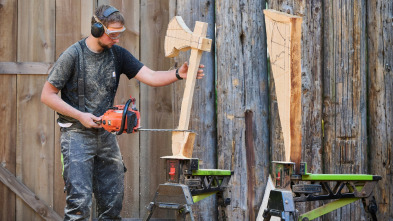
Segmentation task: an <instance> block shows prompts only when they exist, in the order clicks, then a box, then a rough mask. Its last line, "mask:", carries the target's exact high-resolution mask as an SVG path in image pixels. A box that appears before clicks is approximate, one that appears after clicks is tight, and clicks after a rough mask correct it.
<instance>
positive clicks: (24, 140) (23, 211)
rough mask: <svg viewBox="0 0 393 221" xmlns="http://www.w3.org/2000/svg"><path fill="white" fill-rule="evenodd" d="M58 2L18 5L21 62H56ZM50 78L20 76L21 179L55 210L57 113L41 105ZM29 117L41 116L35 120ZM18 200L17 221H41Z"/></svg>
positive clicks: (28, 2)
mask: <svg viewBox="0 0 393 221" xmlns="http://www.w3.org/2000/svg"><path fill="white" fill-rule="evenodd" d="M54 44H55V1H50V0H46V1H25V0H19V1H18V48H17V53H18V54H17V61H18V62H23V61H37V62H53V61H54V55H55V48H54ZM45 80H46V76H34V75H18V76H17V110H18V112H17V123H18V128H17V134H18V138H17V148H16V151H17V152H16V153H17V161H16V163H17V164H16V173H17V174H16V175H17V177H18V178H19V179H20V180H21V181H22V182H23V183H24V184H25V185H26V186H27V187H29V188H30V190H32V191H33V192H34V193H35V194H36V195H37V196H38V197H40V198H41V199H42V200H44V201H45V202H46V203H47V204H49V205H52V206H53V188H54V187H53V167H54V165H53V164H54V148H53V143H54V136H53V131H54V113H53V111H52V110H50V109H49V108H48V107H45V106H44V105H42V104H41V102H40V94H41V88H42V86H43V82H45ZM28 113H36V114H39V117H31V116H30V114H28ZM40 219H41V218H40V217H39V216H38V215H36V214H35V213H34V212H33V210H32V209H31V208H29V207H28V206H27V205H26V204H24V203H23V202H22V201H21V200H20V199H18V200H17V220H40Z"/></svg>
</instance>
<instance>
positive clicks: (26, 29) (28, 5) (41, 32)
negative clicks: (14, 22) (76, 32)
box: [15, 0, 55, 62]
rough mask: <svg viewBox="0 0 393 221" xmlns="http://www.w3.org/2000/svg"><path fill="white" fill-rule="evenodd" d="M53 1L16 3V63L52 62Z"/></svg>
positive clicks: (53, 51)
mask: <svg viewBox="0 0 393 221" xmlns="http://www.w3.org/2000/svg"><path fill="white" fill-rule="evenodd" d="M54 32H55V1H53V0H32V1H30V0H20V1H18V37H17V38H15V39H17V42H18V47H17V61H18V62H35V61H38V62H54V58H55V54H54V53H55V50H54V49H55V35H54Z"/></svg>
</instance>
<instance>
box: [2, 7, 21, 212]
mask: <svg viewBox="0 0 393 221" xmlns="http://www.w3.org/2000/svg"><path fill="white" fill-rule="evenodd" d="M17 2H18V1H17V0H8V1H1V2H0V21H2V22H1V25H0V39H1V40H0V61H1V62H0V66H1V63H2V62H15V61H16V47H17V46H16V44H17V42H16V41H15V39H16V37H17V30H18V29H17V27H18V26H17V24H18V17H17V12H18V8H17V4H18V3H17ZM4 74H5V73H4ZM15 98H16V76H12V75H0V100H1V101H2V104H1V108H0V119H3V121H4V125H5V126H4V127H1V128H0V140H1V143H0V163H1V164H2V166H4V167H6V168H7V169H8V170H9V171H11V173H13V174H15V167H16V166H15V164H16V162H15V161H16V152H15V146H16V125H17V123H16V99H15ZM7 219H10V220H15V219H16V196H15V194H14V193H13V192H12V191H11V190H10V189H9V188H8V187H7V186H5V185H3V184H0V220H7Z"/></svg>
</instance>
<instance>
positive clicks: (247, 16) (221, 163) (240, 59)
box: [216, 1, 269, 220]
mask: <svg viewBox="0 0 393 221" xmlns="http://www.w3.org/2000/svg"><path fill="white" fill-rule="evenodd" d="M264 7H265V3H264V1H251V2H245V1H240V2H236V3H233V2H228V1H217V2H216V27H217V28H216V52H217V93H218V96H217V131H218V133H217V135H218V137H217V139H218V150H217V152H218V167H219V168H223V169H231V170H234V175H233V176H232V178H231V181H230V188H228V190H227V191H226V194H227V196H228V197H230V198H231V205H230V206H227V207H226V209H225V210H223V211H225V214H224V212H223V213H221V212H222V211H219V213H220V214H219V218H221V219H230V220H253V219H255V217H256V215H257V212H258V209H259V206H260V202H261V200H262V191H263V189H264V188H263V187H264V185H265V181H266V180H267V179H266V178H267V175H268V168H269V167H268V166H269V162H268V159H269V158H268V144H269V141H268V131H267V129H266V128H265V129H264V128H263V125H266V124H267V121H268V118H267V114H268V103H267V98H268V97H267V85H268V84H267V71H266V64H265V62H263V61H266V45H265V42H266V39H265V34H264V31H265V27H264V20H263V18H262V17H258V16H260V15H263V12H262V10H263V9H264ZM261 33H263V34H261ZM254 172H255V173H254Z"/></svg>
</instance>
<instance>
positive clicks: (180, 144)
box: [165, 16, 212, 158]
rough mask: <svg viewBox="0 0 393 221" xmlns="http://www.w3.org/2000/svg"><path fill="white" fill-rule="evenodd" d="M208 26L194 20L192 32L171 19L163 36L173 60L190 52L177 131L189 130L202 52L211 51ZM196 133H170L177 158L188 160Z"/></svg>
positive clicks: (179, 21)
mask: <svg viewBox="0 0 393 221" xmlns="http://www.w3.org/2000/svg"><path fill="white" fill-rule="evenodd" d="M206 33H207V23H205V22H199V21H197V22H196V24H195V28H194V32H191V30H190V29H189V28H188V27H187V25H186V24H185V23H184V21H183V19H182V18H181V17H180V16H176V17H174V18H173V19H172V20H171V21H170V22H169V25H168V29H167V32H166V36H165V56H166V57H176V56H178V55H179V51H187V50H190V49H191V55H190V60H189V62H188V72H187V81H186V87H185V88H184V94H183V101H182V105H181V111H180V119H179V127H178V129H179V130H188V125H189V122H190V114H191V105H192V98H193V94H194V88H195V82H196V76H197V72H198V68H199V62H200V61H201V57H202V53H203V51H207V52H210V48H211V44H212V40H211V39H208V38H206ZM194 140H195V133H190V132H173V133H172V154H173V156H177V157H185V158H191V156H192V150H193V146H194Z"/></svg>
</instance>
